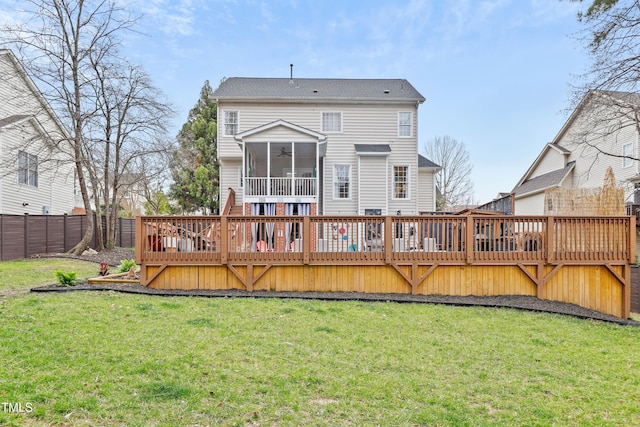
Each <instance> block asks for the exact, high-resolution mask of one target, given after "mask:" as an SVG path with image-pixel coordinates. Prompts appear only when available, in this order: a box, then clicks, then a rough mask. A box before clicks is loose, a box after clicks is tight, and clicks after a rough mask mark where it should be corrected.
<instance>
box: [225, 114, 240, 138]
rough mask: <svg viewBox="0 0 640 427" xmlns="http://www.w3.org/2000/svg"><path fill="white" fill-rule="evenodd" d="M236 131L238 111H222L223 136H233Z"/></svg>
mask: <svg viewBox="0 0 640 427" xmlns="http://www.w3.org/2000/svg"><path fill="white" fill-rule="evenodd" d="M236 133H238V112H237V111H225V112H224V136H233V135H235V134H236Z"/></svg>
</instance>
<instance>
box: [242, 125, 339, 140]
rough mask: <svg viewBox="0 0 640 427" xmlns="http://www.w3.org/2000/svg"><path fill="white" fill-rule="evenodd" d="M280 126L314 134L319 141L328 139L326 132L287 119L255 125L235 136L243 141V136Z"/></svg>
mask: <svg viewBox="0 0 640 427" xmlns="http://www.w3.org/2000/svg"><path fill="white" fill-rule="evenodd" d="M278 126H282V127H285V128H288V129H291V130H294V131H297V132H301V133H304V134H306V135H309V136H312V137H314V138H317V139H318V141H319V142H325V141H326V139H327V137H326V135H324V134H322V133H320V132H316V131H313V130H311V129H307V128H305V127H302V126H298V125H296V124H293V123H290V122H288V121H286V120H276V121H273V122H271V123H267V124H264V125H262V126H258V127H255V128H253V129H248V130H246V131H244V132H240V133H237V134H235V135H234V138H235V140H236V141H242V139H243V138H246V137H248V136H251V135H255V134H256V133H260V132H264V131H266V130H269V129H273V128H275V127H278Z"/></svg>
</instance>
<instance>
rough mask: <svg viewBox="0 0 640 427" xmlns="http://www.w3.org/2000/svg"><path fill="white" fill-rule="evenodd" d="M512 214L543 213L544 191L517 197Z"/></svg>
mask: <svg viewBox="0 0 640 427" xmlns="http://www.w3.org/2000/svg"><path fill="white" fill-rule="evenodd" d="M514 215H544V191H542V192H540V193H536V194H533V195H530V196H526V197H522V198H517V199H516V202H515V212H514Z"/></svg>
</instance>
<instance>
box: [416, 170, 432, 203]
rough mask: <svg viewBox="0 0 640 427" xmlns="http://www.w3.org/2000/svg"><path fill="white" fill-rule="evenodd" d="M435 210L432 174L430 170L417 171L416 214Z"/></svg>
mask: <svg viewBox="0 0 640 427" xmlns="http://www.w3.org/2000/svg"><path fill="white" fill-rule="evenodd" d="M435 210H436V200H435V184H434V172H433V170H432V169H420V170H419V171H418V212H433V211H435Z"/></svg>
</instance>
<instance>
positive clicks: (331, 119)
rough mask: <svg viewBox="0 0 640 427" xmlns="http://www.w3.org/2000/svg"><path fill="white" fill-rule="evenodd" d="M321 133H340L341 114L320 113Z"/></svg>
mask: <svg viewBox="0 0 640 427" xmlns="http://www.w3.org/2000/svg"><path fill="white" fill-rule="evenodd" d="M322 132H342V113H322Z"/></svg>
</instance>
